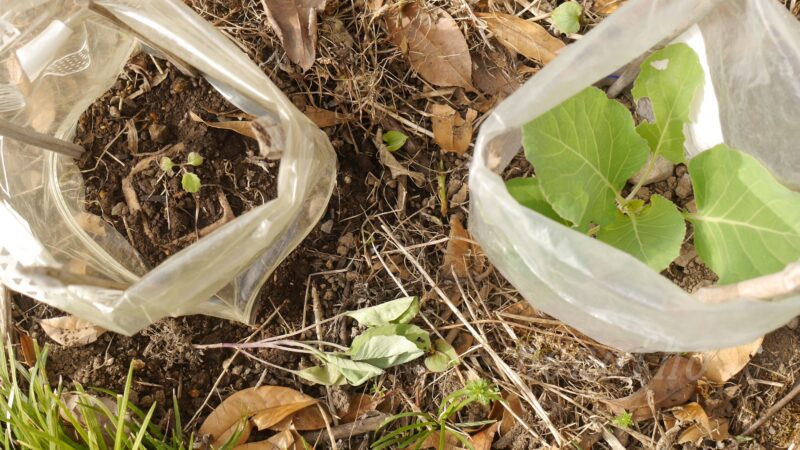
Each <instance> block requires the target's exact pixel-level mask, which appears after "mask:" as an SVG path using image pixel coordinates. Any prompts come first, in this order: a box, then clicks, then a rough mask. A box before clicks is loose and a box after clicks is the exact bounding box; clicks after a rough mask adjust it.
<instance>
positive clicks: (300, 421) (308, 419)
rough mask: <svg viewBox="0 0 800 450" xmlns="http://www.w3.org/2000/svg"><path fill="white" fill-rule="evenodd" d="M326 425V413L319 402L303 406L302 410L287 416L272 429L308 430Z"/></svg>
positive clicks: (271, 428)
mask: <svg viewBox="0 0 800 450" xmlns="http://www.w3.org/2000/svg"><path fill="white" fill-rule="evenodd" d="M326 425H327V422H326V421H325V415H323V414H322V411H320V404H319V403H317V404H316V405H313V406H309V407H308V408H303V409H301V410H300V411H297V412H296V413H294V414H292V415H291V416H290V417H287V418H285V419H283V420H282V421H280V422H278V423H276V424H275V425H273V426H271V427H270V430H273V431H284V430H288V429H294V430H300V431H308V430H319V429H322V428H325V427H326Z"/></svg>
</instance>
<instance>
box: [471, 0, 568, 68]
mask: <svg viewBox="0 0 800 450" xmlns="http://www.w3.org/2000/svg"><path fill="white" fill-rule="evenodd" d="M477 16H478V17H480V18H481V19H483V21H484V22H486V26H487V27H489V30H491V32H492V33H493V34H494V37H495V38H497V40H498V41H500V43H501V44H503V45H504V46H505V47H507V48H508V49H510V50H512V51H515V52H517V53H519V54H521V55H523V56H525V57H527V58H530V59H532V60H534V61H536V62H539V63H541V64H547V63H549V62H550V61H552V60H553V58H555V57H556V54H557V53H558V51H559V50H561V49H562V48H564V42H562V41H561V40H560V39H558V38H556V37H554V36H552V35H551V34H550V33H548V32H547V30H546V29H545V28H544V27H543V26H541V25H539V24H537V23H534V22H530V21H527V20H525V19H522V18H520V17H517V16H514V15H511V14H503V13H478V14H477Z"/></svg>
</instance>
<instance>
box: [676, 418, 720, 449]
mask: <svg viewBox="0 0 800 450" xmlns="http://www.w3.org/2000/svg"><path fill="white" fill-rule="evenodd" d="M709 427H710V429H709V430H706V429H705V428H704V427H702V426H700V425H699V424H693V425H691V426H690V427H689V428H687V429H685V430H684V431H683V433H681V435H680V436H679V437H678V444H686V443H689V442H692V443H694V444H695V445H700V443H701V442H703V439H713V440H715V441H724V440H725V439H728V435H729V434H728V427H729V424H728V421H727V420H725V419H716V418H711V419H709Z"/></svg>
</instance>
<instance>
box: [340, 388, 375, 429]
mask: <svg viewBox="0 0 800 450" xmlns="http://www.w3.org/2000/svg"><path fill="white" fill-rule="evenodd" d="M385 399H386V397H384V396H372V395H367V394H356V395H354V396H353V398H352V399H350V406H348V407H347V411H344V412H342V413H341V414H339V415H340V417H341V419H340V421H339V422H340V423H350V422H355V421H356V419H358V418H359V417H361V415H363V414H364V413H367V412H370V411H375V410H377V408H378V405H380V404H381V403H383V401H384V400H385Z"/></svg>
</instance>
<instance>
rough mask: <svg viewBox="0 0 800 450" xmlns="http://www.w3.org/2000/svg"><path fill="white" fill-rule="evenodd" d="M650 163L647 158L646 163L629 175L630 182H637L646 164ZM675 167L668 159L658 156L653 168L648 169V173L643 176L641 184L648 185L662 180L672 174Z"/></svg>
mask: <svg viewBox="0 0 800 450" xmlns="http://www.w3.org/2000/svg"><path fill="white" fill-rule="evenodd" d="M649 164H650V159H649V158H648V160H647V164H645V165H644V167H642V169H641V170H639V172H637V173H636V174H635V175H634V176H632V177H631V180H630V181H631V183H633V184H638V183H639V180H640V179H641V177H642V175H644V171H645V170H646V169H647V166H648V165H649ZM674 169H675V165H674V164H672V163H671V162H670V161H669V160H667V159H665V158H663V157H661V156H659V157H658V159H656V164H655V166H653V170H651V171H650V174H649V175H648V176H647V178H645V180H644V183H642V185H648V184H652V183H658V182H659V181H664V180H666V179H667V178H669V177H670V176H672V172H673V170H674Z"/></svg>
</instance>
